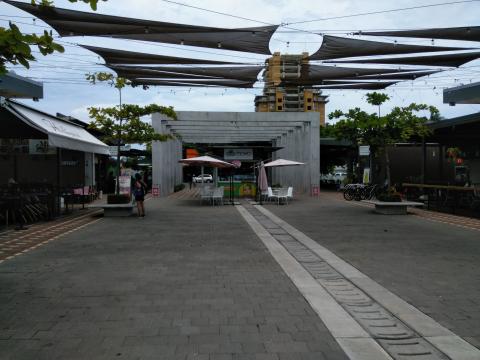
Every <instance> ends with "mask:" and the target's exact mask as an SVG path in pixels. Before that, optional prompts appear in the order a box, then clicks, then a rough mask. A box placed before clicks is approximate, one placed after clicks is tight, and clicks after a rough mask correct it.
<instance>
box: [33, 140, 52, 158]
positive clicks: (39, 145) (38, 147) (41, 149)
mask: <svg viewBox="0 0 480 360" xmlns="http://www.w3.org/2000/svg"><path fill="white" fill-rule="evenodd" d="M28 153H29V154H30V155H55V154H56V153H57V149H56V148H54V147H50V146H49V145H48V139H29V140H28Z"/></svg>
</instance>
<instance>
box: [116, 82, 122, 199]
mask: <svg viewBox="0 0 480 360" xmlns="http://www.w3.org/2000/svg"><path fill="white" fill-rule="evenodd" d="M118 93H119V98H120V107H119V113H118V114H119V119H118V120H119V121H120V125H119V129H118V135H117V136H118V139H117V142H118V143H117V189H116V194H117V195H119V194H120V143H121V141H122V116H121V111H122V89H118Z"/></svg>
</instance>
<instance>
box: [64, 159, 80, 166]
mask: <svg viewBox="0 0 480 360" xmlns="http://www.w3.org/2000/svg"><path fill="white" fill-rule="evenodd" d="M61 164H62V166H77V165H78V160H63V161H62V162H61Z"/></svg>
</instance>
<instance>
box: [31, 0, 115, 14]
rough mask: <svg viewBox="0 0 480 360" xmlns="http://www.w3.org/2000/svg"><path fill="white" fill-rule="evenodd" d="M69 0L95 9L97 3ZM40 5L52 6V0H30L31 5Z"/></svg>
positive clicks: (94, 0) (86, 0) (89, 0)
mask: <svg viewBox="0 0 480 360" xmlns="http://www.w3.org/2000/svg"><path fill="white" fill-rule="evenodd" d="M68 1H70V2H71V3H76V2H79V1H81V2H84V3H85V4H90V7H91V8H92V10H95V11H96V10H97V4H98V0H68ZM102 1H107V0H102ZM37 3H38V5H40V6H53V1H49V0H41V1H40V2H38V1H36V0H32V1H31V4H32V5H37Z"/></svg>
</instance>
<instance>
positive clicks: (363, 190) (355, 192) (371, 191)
mask: <svg viewBox="0 0 480 360" xmlns="http://www.w3.org/2000/svg"><path fill="white" fill-rule="evenodd" d="M379 190H380V188H379V186H378V185H377V184H373V185H364V184H347V185H345V187H344V188H343V197H344V199H345V200H347V201H352V200H355V201H360V200H371V199H374V198H376V197H377V195H378V193H379Z"/></svg>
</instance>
